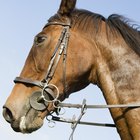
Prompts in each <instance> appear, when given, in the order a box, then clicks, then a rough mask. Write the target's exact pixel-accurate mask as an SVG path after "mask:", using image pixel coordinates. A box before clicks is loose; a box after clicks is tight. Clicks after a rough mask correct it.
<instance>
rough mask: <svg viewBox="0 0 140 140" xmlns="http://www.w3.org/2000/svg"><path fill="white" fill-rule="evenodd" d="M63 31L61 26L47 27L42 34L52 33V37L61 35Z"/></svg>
mask: <svg viewBox="0 0 140 140" xmlns="http://www.w3.org/2000/svg"><path fill="white" fill-rule="evenodd" d="M61 31H62V27H61V26H59V25H50V26H47V27H45V28H44V29H43V30H42V31H41V34H43V33H44V34H47V33H50V34H51V35H60V33H61Z"/></svg>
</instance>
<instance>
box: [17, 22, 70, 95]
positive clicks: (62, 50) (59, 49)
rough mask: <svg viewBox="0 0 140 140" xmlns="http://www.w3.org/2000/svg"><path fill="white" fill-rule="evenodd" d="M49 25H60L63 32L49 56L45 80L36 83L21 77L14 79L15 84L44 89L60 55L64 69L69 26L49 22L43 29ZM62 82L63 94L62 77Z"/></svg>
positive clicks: (51, 76)
mask: <svg viewBox="0 0 140 140" xmlns="http://www.w3.org/2000/svg"><path fill="white" fill-rule="evenodd" d="M50 25H61V26H63V30H62V32H61V35H60V37H59V39H58V43H57V45H56V47H55V50H54V52H53V54H52V56H51V60H50V64H49V67H48V70H47V74H46V76H45V78H44V79H43V80H42V81H38V80H32V79H28V78H23V77H16V78H15V80H14V82H15V83H23V84H30V85H33V86H38V87H40V88H42V89H43V88H45V86H47V85H48V84H49V82H50V81H51V79H52V78H53V75H54V73H55V71H56V68H57V65H58V63H59V60H60V58H61V55H62V54H64V58H63V64H64V68H66V66H65V65H66V53H67V45H68V40H69V28H70V24H64V23H61V22H60V23H59V22H50V23H48V24H46V25H45V27H47V26H50ZM45 27H44V28H45ZM63 72H66V70H64V71H63ZM63 76H65V73H63ZM63 80H64V82H63V83H64V93H65V89H66V87H65V86H66V85H65V84H66V78H65V77H63ZM64 96H66V95H64Z"/></svg>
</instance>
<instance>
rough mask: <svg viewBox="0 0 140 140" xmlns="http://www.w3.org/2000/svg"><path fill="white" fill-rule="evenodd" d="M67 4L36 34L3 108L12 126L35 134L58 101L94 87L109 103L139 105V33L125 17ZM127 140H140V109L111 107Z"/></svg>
mask: <svg viewBox="0 0 140 140" xmlns="http://www.w3.org/2000/svg"><path fill="white" fill-rule="evenodd" d="M75 5H76V0H70V1H69V0H62V1H61V4H60V7H59V10H58V12H57V14H55V15H54V16H52V17H51V18H50V19H49V20H48V23H47V24H46V25H45V27H44V28H43V29H42V31H41V32H40V33H39V34H38V35H36V36H35V39H34V43H33V46H32V48H31V50H30V53H29V55H28V57H27V60H26V62H25V65H24V68H23V70H22V72H21V74H20V77H17V78H16V79H15V80H14V81H15V86H14V87H13V90H12V92H11V94H10V96H9V97H8V99H7V101H6V103H5V105H4V106H3V116H4V118H5V120H6V121H7V122H9V123H10V124H11V127H12V128H13V129H14V130H15V131H17V132H22V133H31V132H33V131H35V130H37V129H39V128H40V127H41V126H42V125H43V120H44V118H45V117H46V116H47V115H49V114H50V113H52V112H54V111H55V106H56V104H57V102H58V101H63V100H64V99H65V98H67V97H68V96H69V95H70V94H71V93H73V92H75V91H79V90H81V89H83V88H85V87H86V86H88V85H89V84H90V83H92V84H96V85H98V87H99V88H100V89H101V91H102V93H103V95H104V98H105V100H106V102H107V104H109V105H118V104H129V103H132V104H139V103H140V34H139V31H138V30H136V29H134V28H132V26H131V25H129V22H128V20H127V19H126V18H124V17H122V16H120V15H111V16H109V17H108V18H107V19H106V18H105V17H103V16H102V15H99V14H96V13H92V12H90V11H87V10H79V9H76V8H75ZM110 112H111V115H112V118H113V120H114V122H115V125H116V128H117V131H118V133H119V135H120V138H121V139H122V140H140V108H139V107H137V108H136V107H134V108H128V107H125V108H111V109H110Z"/></svg>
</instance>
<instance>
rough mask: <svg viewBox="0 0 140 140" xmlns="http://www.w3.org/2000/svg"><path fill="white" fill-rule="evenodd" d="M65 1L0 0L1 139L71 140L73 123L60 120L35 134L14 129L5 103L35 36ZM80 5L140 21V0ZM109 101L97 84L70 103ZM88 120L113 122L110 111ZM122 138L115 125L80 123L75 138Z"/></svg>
mask: <svg viewBox="0 0 140 140" xmlns="http://www.w3.org/2000/svg"><path fill="white" fill-rule="evenodd" d="M60 1H61V0H38V1H35V0H22V1H21V0H0V64H1V67H0V87H1V88H0V89H1V90H0V112H1V113H0V139H4V140H5V139H10V140H15V139H18V140H39V139H41V140H56V139H57V140H68V137H69V135H70V133H71V126H70V125H69V124H63V123H56V126H55V128H53V129H50V128H49V127H48V124H47V121H46V120H45V122H44V126H43V127H42V128H41V129H40V130H38V131H36V132H34V133H32V134H28V135H27V134H26V135H25V134H24V135H23V134H20V133H16V132H14V131H13V130H12V129H11V127H10V125H9V124H8V123H7V122H6V121H5V120H4V119H3V117H2V106H3V104H4V102H5V101H6V98H7V97H8V95H9V94H10V92H11V90H12V87H13V85H14V83H13V79H14V78H15V77H16V76H18V75H19V73H20V71H21V69H22V67H23V64H24V61H25V59H26V57H27V55H28V53H29V50H30V48H31V46H32V43H33V38H34V36H35V35H36V34H37V33H38V32H40V31H41V29H42V27H43V26H44V25H45V24H46V23H47V19H48V18H49V17H50V16H52V15H53V14H54V13H56V11H57V9H58V7H59V4H60ZM77 8H81V9H87V10H90V11H93V12H96V13H100V14H102V15H103V16H105V17H108V16H109V15H110V14H113V13H118V14H121V15H124V16H126V17H128V18H130V19H132V20H133V21H136V23H138V24H139V23H140V14H139V13H140V9H139V8H140V1H139V0H78V2H77ZM83 98H86V99H87V103H88V104H105V101H104V99H103V96H102V93H101V91H100V90H99V89H98V88H97V87H96V86H93V85H90V86H88V87H87V88H86V89H84V90H82V91H80V92H77V93H74V94H73V95H71V96H70V98H69V99H67V100H66V102H71V103H81V102H82V99H83ZM79 113H80V111H78V110H77V109H74V110H73V109H67V110H66V114H65V115H64V116H66V117H72V116H73V114H76V115H77V116H78V114H79ZM82 120H84V121H93V122H107V123H113V121H112V119H111V116H110V113H109V111H108V110H88V111H87V113H86V115H85V116H84V117H83V119H82ZM85 139H86V140H93V139H94V140H120V138H119V135H118V134H117V131H116V129H115V128H104V127H94V126H80V125H78V127H77V129H76V132H75V135H74V140H85Z"/></svg>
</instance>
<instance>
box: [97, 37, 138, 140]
mask: <svg viewBox="0 0 140 140" xmlns="http://www.w3.org/2000/svg"><path fill="white" fill-rule="evenodd" d="M102 40H103V41H105V40H104V39H103V38H102ZM117 41H118V42H119V43H118V42H117ZM120 41H121V43H120ZM97 46H98V47H99V52H100V57H99V60H98V62H97V74H98V85H99V87H100V88H101V90H102V91H103V95H104V97H105V99H106V101H107V103H108V104H127V103H140V96H139V91H140V86H139V83H140V74H139V73H140V57H139V56H138V55H137V54H136V53H135V52H134V51H133V50H132V49H131V48H129V47H128V46H127V44H126V43H125V42H124V41H123V40H122V39H120V40H117V39H114V41H112V42H111V43H108V42H107V41H106V42H101V41H100V42H98V43H97ZM110 111H111V114H112V117H113V119H114V121H115V123H116V126H117V129H118V132H119V133H120V136H121V139H122V140H126V139H127V140H134V139H135V140H136V139H140V134H139V129H140V125H139V123H140V117H139V116H140V108H137V109H136V108H135V109H120V108H118V109H110Z"/></svg>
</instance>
